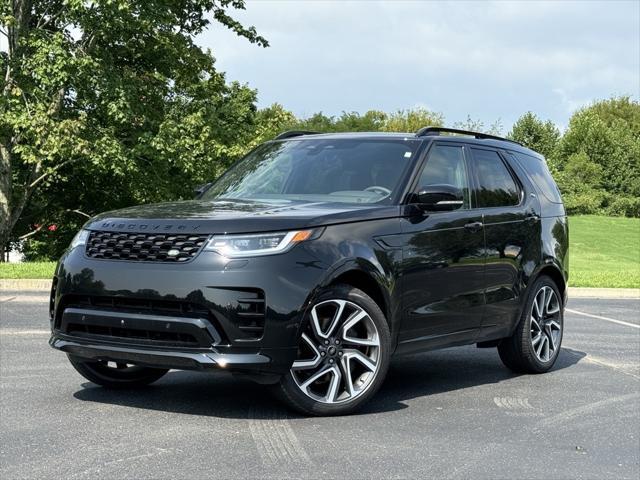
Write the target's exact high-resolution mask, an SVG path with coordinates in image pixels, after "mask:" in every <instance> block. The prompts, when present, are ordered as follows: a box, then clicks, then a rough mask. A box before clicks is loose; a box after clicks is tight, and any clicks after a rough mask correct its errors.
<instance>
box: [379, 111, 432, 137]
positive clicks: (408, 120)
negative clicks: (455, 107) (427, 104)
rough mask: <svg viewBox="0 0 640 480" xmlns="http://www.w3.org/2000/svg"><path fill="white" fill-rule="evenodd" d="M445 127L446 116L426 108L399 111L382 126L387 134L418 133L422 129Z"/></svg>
mask: <svg viewBox="0 0 640 480" xmlns="http://www.w3.org/2000/svg"><path fill="white" fill-rule="evenodd" d="M443 125H444V115H442V113H438V112H432V111H431V110H427V109H426V108H415V109H411V110H398V111H397V112H395V113H391V114H389V115H388V117H387V119H386V120H385V122H384V125H383V126H382V129H381V130H383V131H385V132H409V133H412V132H416V131H417V130H419V129H421V128H422V127H428V126H432V127H442V126H443Z"/></svg>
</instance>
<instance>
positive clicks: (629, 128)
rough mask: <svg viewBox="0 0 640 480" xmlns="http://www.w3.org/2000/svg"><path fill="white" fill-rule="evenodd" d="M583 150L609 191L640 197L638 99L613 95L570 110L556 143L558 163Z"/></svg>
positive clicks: (561, 167) (563, 163) (563, 166)
mask: <svg viewBox="0 0 640 480" xmlns="http://www.w3.org/2000/svg"><path fill="white" fill-rule="evenodd" d="M575 154H584V155H586V156H587V157H588V158H589V160H590V161H591V162H593V163H595V164H597V165H599V166H600V167H601V169H602V179H601V185H602V189H603V190H604V191H605V192H607V193H608V194H613V195H617V196H620V195H622V196H627V197H633V198H636V199H637V198H638V197H640V103H638V102H637V101H633V100H631V99H630V98H629V97H613V98H611V99H608V100H601V101H598V102H595V103H593V104H592V105H590V106H588V107H585V108H582V109H580V110H578V111H577V112H576V113H574V114H573V116H572V117H571V120H570V121H569V127H568V129H567V131H566V132H565V134H564V136H563V137H562V141H561V142H560V144H559V167H560V169H563V168H565V166H566V165H565V164H566V163H567V161H568V160H569V158H571V156H572V155H575Z"/></svg>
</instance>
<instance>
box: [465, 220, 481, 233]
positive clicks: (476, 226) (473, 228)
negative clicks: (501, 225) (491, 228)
mask: <svg viewBox="0 0 640 480" xmlns="http://www.w3.org/2000/svg"><path fill="white" fill-rule="evenodd" d="M482 226H483V223H482V222H471V223H467V224H466V225H465V226H464V228H465V230H468V231H470V232H472V233H475V232H477V231H478V230H480V229H481V228H482Z"/></svg>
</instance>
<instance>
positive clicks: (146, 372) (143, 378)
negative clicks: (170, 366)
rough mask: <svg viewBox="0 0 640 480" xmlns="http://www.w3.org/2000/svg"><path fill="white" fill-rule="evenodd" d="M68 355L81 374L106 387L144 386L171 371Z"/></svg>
mask: <svg viewBox="0 0 640 480" xmlns="http://www.w3.org/2000/svg"><path fill="white" fill-rule="evenodd" d="M67 356H68V358H69V362H71V365H73V368H75V369H76V371H77V372H78V373H79V374H80V375H82V376H83V377H84V378H86V379H87V380H89V381H90V382H93V383H95V384H97V385H101V386H103V387H106V388H114V389H122V388H136V387H142V386H145V385H149V384H150V383H153V382H155V381H156V380H158V379H160V378H161V377H163V376H164V374H165V373H167V372H168V371H169V370H167V369H161V368H149V367H141V366H138V365H131V364H127V363H119V364H117V365H118V366H117V367H111V366H109V364H110V363H113V364H115V362H105V361H91V360H85V359H83V358H80V357H76V356H74V355H67ZM123 366H124V367H123Z"/></svg>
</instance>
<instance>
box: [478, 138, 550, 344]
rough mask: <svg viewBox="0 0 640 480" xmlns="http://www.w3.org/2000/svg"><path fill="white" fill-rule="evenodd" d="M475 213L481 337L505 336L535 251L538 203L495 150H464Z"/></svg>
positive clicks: (537, 252) (535, 258)
mask: <svg viewBox="0 0 640 480" xmlns="http://www.w3.org/2000/svg"><path fill="white" fill-rule="evenodd" d="M470 152H471V157H472V162H471V164H472V170H473V177H474V181H475V186H474V190H475V198H476V202H477V204H476V205H477V212H478V213H480V214H481V215H482V223H483V224H484V236H485V255H486V267H485V286H486V289H485V299H486V307H485V310H484V316H483V321H482V332H481V336H482V337H484V338H487V337H493V338H497V337H498V336H501V335H502V334H504V335H508V334H509V331H510V327H511V326H512V325H513V324H514V322H515V321H517V317H518V316H519V307H520V301H521V296H522V295H523V294H524V289H525V285H526V282H525V279H526V277H527V276H528V275H529V274H530V273H531V272H532V271H533V269H534V268H535V267H536V265H538V262H539V260H538V259H539V255H540V218H539V216H538V214H537V213H538V210H539V203H538V199H537V197H536V195H535V193H534V192H533V191H532V189H531V187H530V184H529V182H528V181H527V180H526V179H520V178H518V177H517V175H516V173H515V170H514V169H512V167H511V166H510V165H509V163H508V162H507V161H506V160H507V158H506V156H505V157H503V156H502V155H501V153H500V152H499V151H498V150H495V149H490V148H481V147H476V146H473V147H471V148H470Z"/></svg>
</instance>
